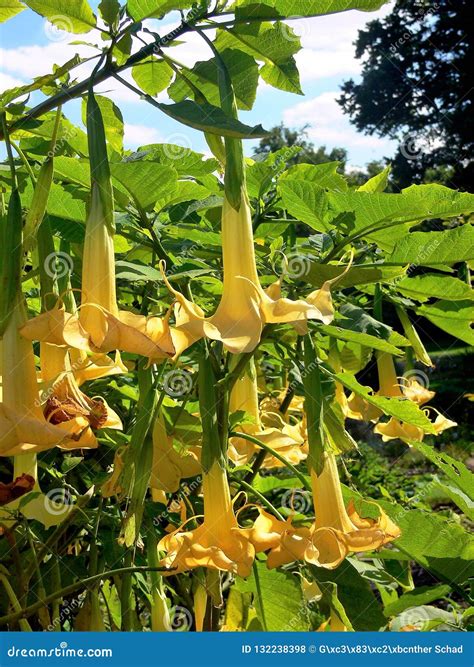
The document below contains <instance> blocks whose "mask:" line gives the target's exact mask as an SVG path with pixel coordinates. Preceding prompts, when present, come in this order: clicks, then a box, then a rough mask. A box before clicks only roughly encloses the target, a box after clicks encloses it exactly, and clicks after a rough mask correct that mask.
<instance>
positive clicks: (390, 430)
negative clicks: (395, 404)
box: [374, 352, 456, 444]
mask: <svg viewBox="0 0 474 667" xmlns="http://www.w3.org/2000/svg"><path fill="white" fill-rule="evenodd" d="M377 367H378V373H379V391H378V392H377V393H378V395H379V396H387V397H388V398H399V399H405V400H410V396H409V394H410V393H411V394H412V395H413V396H414V397H415V399H416V400H415V402H416V403H418V404H420V405H421V404H422V403H425V401H427V400H430V398H431V396H429V394H433V395H434V392H429V391H428V390H426V389H425V388H424V387H422V388H421V389H420V386H421V385H419V383H418V382H416V384H415V385H414V386H413V384H412V385H411V387H410V385H408V387H409V389H408V395H407V393H406V390H404V385H403V384H402V385H400V384H399V381H398V378H397V374H396V371H395V364H394V362H393V357H392V355H390V354H387V353H386V352H379V353H377ZM432 425H433V426H434V429H435V434H436V435H438V434H439V433H441V432H442V431H444V430H446V429H447V428H451V427H452V426H456V422H453V421H451V420H450V419H447V418H446V417H443V415H441V414H439V413H438V416H437V417H436V420H435V421H434V422H432ZM374 433H378V434H379V435H381V436H382V440H383V441H384V442H388V441H389V440H394V439H399V440H402V441H403V442H406V443H407V444H410V440H412V441H417V442H421V441H422V440H423V438H424V436H425V432H424V431H423V429H422V428H420V427H418V426H414V425H412V424H407V423H406V422H403V421H400V420H399V419H396V418H395V417H390V419H389V420H388V421H387V422H378V423H377V424H376V426H375V428H374Z"/></svg>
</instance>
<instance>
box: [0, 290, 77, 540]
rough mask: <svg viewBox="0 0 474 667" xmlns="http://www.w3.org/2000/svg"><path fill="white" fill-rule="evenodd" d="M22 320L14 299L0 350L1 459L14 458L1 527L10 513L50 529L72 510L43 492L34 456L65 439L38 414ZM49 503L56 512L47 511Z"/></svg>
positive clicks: (30, 355) (21, 309) (31, 361)
mask: <svg viewBox="0 0 474 667" xmlns="http://www.w3.org/2000/svg"><path fill="white" fill-rule="evenodd" d="M25 319H26V314H25V307H24V304H23V301H22V297H21V296H19V295H18V296H17V297H16V301H15V304H14V306H13V312H12V314H11V317H10V319H9V322H8V325H7V327H6V330H5V332H4V336H3V342H2V346H1V351H2V402H1V403H0V456H14V466H13V480H12V482H11V484H10V485H9V487H10V488H9V492H8V493H7V494H6V497H5V498H4V501H6V502H3V505H2V508H1V512H0V523H2V524H3V525H9V524H11V523H12V522H14V518H13V515H14V513H15V512H17V511H18V510H20V511H21V512H22V514H24V515H25V516H26V517H27V518H31V519H37V520H38V521H41V522H42V523H43V524H44V525H45V526H46V527H49V526H53V525H55V524H57V523H59V522H60V521H62V519H63V518H64V517H65V516H66V515H67V513H68V512H69V511H70V509H71V508H72V506H71V505H61V503H54V502H53V501H50V500H49V498H48V497H46V496H44V495H43V494H42V493H41V489H40V487H39V484H38V475H37V462H36V454H37V453H38V452H41V451H44V450H46V449H51V448H52V447H56V446H59V447H61V446H63V445H64V443H65V440H66V438H67V435H68V434H67V433H65V432H64V430H63V429H61V428H60V427H58V426H56V425H54V424H51V423H48V422H47V420H46V418H45V416H44V414H43V410H42V409H41V402H40V398H39V389H38V382H37V377H36V369H35V358H34V354H33V348H32V345H31V343H29V342H28V341H26V340H25V339H24V338H22V337H21V336H20V335H19V333H18V329H19V327H20V326H21V325H22V324H23V323H24V321H25ZM4 491H5V489H4ZM28 497H29V500H27V499H28ZM53 504H54V507H53V509H54V511H49V509H50V508H51V506H52V505H53ZM20 505H21V509H20Z"/></svg>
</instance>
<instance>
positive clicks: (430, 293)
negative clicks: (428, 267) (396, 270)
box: [396, 273, 474, 301]
mask: <svg viewBox="0 0 474 667" xmlns="http://www.w3.org/2000/svg"><path fill="white" fill-rule="evenodd" d="M396 288H397V290H398V291H399V292H401V293H402V294H404V295H405V296H409V297H410V298H412V299H416V300H417V301H428V299H431V298H433V297H435V298H438V299H449V300H451V301H463V300H465V299H469V300H474V290H472V289H471V287H470V286H469V285H468V284H467V283H465V282H463V281H462V280H459V278H454V277H453V276H445V275H442V274H440V273H424V274H423V275H421V276H415V277H414V278H408V277H406V278H403V279H402V280H399V281H397V282H396Z"/></svg>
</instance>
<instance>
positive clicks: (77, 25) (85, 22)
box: [24, 0, 96, 33]
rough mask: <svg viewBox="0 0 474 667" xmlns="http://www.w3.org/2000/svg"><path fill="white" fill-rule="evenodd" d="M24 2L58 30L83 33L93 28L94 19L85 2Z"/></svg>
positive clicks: (64, 0)
mask: <svg viewBox="0 0 474 667" xmlns="http://www.w3.org/2000/svg"><path fill="white" fill-rule="evenodd" d="M24 2H25V4H26V5H28V7H30V8H31V9H33V11H35V12H37V13H38V14H40V15H41V16H44V17H45V18H47V19H48V21H50V22H51V23H52V24H53V25H55V26H56V27H57V28H59V29H60V30H66V31H67V32H73V33H84V32H89V31H90V30H91V29H92V28H95V25H96V18H95V16H94V13H93V11H92V9H91V8H90V6H89V4H88V2H87V0H24Z"/></svg>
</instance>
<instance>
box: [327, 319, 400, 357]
mask: <svg viewBox="0 0 474 667" xmlns="http://www.w3.org/2000/svg"><path fill="white" fill-rule="evenodd" d="M318 330H319V331H321V332H322V333H323V334H326V335H327V336H332V337H333V338H337V339H338V340H347V341H350V342H353V343H358V344H359V345H363V346H364V347H370V348H372V349H373V350H381V351H382V352H388V353H389V354H394V355H399V356H401V355H402V354H403V352H402V351H401V350H399V349H398V347H395V345H392V344H391V343H389V342H388V341H386V340H383V339H380V338H377V337H376V336H371V335H370V334H367V333H360V332H358V331H350V330H349V329H342V328H340V327H338V326H334V325H332V324H322V325H319V326H318Z"/></svg>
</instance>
